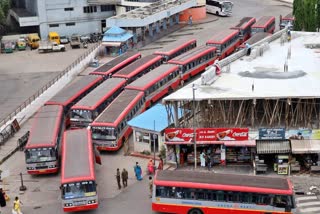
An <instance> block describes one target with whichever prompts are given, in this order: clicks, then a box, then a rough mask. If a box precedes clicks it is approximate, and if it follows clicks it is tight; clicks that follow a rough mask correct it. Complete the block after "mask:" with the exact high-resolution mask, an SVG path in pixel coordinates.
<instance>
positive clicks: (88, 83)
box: [45, 75, 103, 107]
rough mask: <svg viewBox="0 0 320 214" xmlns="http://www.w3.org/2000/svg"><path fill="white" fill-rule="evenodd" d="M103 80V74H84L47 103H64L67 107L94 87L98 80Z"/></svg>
mask: <svg viewBox="0 0 320 214" xmlns="http://www.w3.org/2000/svg"><path fill="white" fill-rule="evenodd" d="M102 80H103V77H102V76H90V75H88V76H82V77H80V79H79V80H78V81H76V82H74V83H72V84H69V85H67V86H66V87H64V88H63V89H62V90H61V91H59V92H58V93H57V94H56V95H55V96H54V97H52V98H51V99H50V100H48V101H47V102H46V103H45V104H46V105H63V106H64V107H65V106H67V105H68V104H70V103H71V102H73V101H74V100H76V99H77V98H78V97H79V96H80V95H81V94H82V93H84V92H85V91H87V90H89V89H90V88H91V87H93V86H94V85H95V84H96V83H97V82H99V81H102Z"/></svg>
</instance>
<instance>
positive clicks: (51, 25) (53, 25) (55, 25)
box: [49, 24, 59, 27]
mask: <svg viewBox="0 0 320 214" xmlns="http://www.w3.org/2000/svg"><path fill="white" fill-rule="evenodd" d="M49 27H59V24H50V25H49Z"/></svg>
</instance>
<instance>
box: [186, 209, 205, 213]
mask: <svg viewBox="0 0 320 214" xmlns="http://www.w3.org/2000/svg"><path fill="white" fill-rule="evenodd" d="M188 214H203V212H202V211H201V210H200V209H191V210H189V212H188Z"/></svg>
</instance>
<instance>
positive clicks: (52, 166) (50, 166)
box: [48, 165, 57, 168]
mask: <svg viewBox="0 0 320 214" xmlns="http://www.w3.org/2000/svg"><path fill="white" fill-rule="evenodd" d="M56 167H57V165H49V166H48V168H56Z"/></svg>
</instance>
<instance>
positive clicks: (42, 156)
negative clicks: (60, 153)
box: [26, 148, 57, 163]
mask: <svg viewBox="0 0 320 214" xmlns="http://www.w3.org/2000/svg"><path fill="white" fill-rule="evenodd" d="M56 160H57V157H56V152H55V149H54V148H38V149H27V150H26V162H27V163H41V162H49V161H56Z"/></svg>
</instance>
